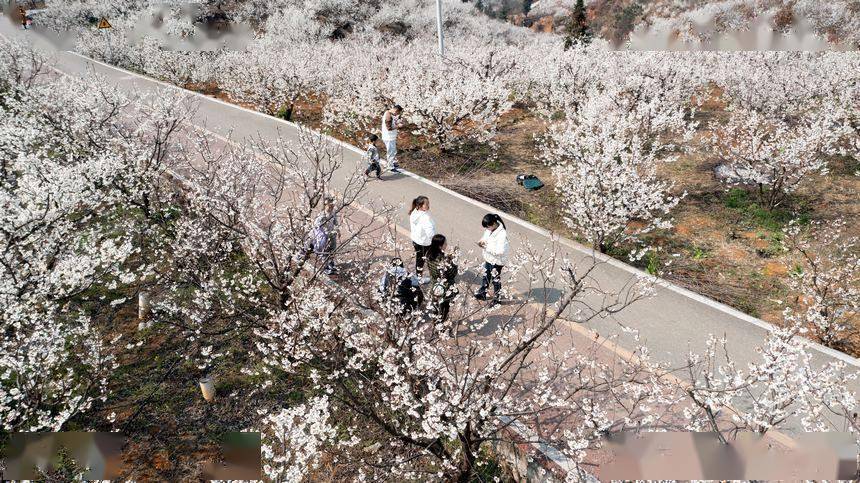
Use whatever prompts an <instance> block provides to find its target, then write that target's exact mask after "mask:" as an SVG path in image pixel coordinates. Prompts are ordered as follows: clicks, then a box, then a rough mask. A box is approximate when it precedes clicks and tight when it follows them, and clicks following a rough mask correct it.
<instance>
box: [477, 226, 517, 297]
mask: <svg viewBox="0 0 860 483" xmlns="http://www.w3.org/2000/svg"><path fill="white" fill-rule="evenodd" d="M481 226H483V227H484V228H485V231H484V236H483V237H481V241H479V242H478V246H480V247H481V248H483V249H484V253H483V255H484V278H483V279H482V280H481V288H479V289H478V291H477V292H475V298H476V299H478V300H487V289H488V288H489V287H490V284H492V285H493V305H498V304H499V297H500V296H501V292H502V268H504V266H505V265H507V263H508V252H509V251H510V247H509V245H508V233H507V230H506V228H505V222H504V221H502V217H500V216H499V215H497V214H494V213H490V214H487V215H486V216H484V219H483V220H481Z"/></svg>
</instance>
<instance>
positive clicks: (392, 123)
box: [382, 105, 403, 173]
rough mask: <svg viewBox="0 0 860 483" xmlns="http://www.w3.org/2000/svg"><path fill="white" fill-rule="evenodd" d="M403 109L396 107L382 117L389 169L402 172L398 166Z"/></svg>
mask: <svg viewBox="0 0 860 483" xmlns="http://www.w3.org/2000/svg"><path fill="white" fill-rule="evenodd" d="M402 113H403V108H402V107H400V106H399V105H395V106H394V107H392V108H391V109H388V110H387V111H385V113H384V114H383V115H382V142H383V143H384V144H385V158H386V162H387V164H388V169H390V170H391V171H393V172H395V173H399V172H400V167H398V166H397V128H399V127H400V114H402Z"/></svg>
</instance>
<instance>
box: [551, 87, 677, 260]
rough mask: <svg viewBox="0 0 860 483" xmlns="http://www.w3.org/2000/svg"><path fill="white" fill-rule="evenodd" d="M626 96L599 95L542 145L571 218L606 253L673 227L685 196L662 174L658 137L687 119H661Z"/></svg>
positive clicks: (573, 226) (567, 217)
mask: <svg viewBox="0 0 860 483" xmlns="http://www.w3.org/2000/svg"><path fill="white" fill-rule="evenodd" d="M619 98H620V99H626V97H625V96H624V95H620V96H613V95H604V94H595V95H594V96H592V97H591V98H590V99H589V100H588V101H587V102H586V103H585V104H584V105H582V106H580V108H579V111H578V112H577V113H576V114H575V117H574V118H573V119H572V120H570V121H567V122H564V123H561V124H558V125H556V126H554V127H553V128H551V129H550V132H549V134H548V135H547V140H546V143H545V145H544V149H543V159H544V161H545V162H546V163H547V164H548V165H550V166H551V167H552V170H553V175H554V177H555V179H556V190H557V191H558V193H559V194H560V195H561V196H562V197H563V199H564V201H565V206H564V209H565V222H566V223H567V225H568V226H569V227H570V228H571V229H572V230H573V231H574V232H576V233H577V234H579V235H581V236H582V237H583V238H585V239H586V240H587V241H588V242H589V243H591V245H592V247H593V248H594V249H595V250H599V251H600V252H601V253H606V252H607V251H609V250H610V249H612V248H613V247H614V246H617V245H618V244H619V243H624V242H630V241H633V242H635V241H637V240H638V239H639V236H640V235H642V234H645V233H648V232H650V231H652V230H655V229H660V228H668V227H670V226H671V222H670V221H669V218H668V214H669V212H670V210H671V209H672V208H673V207H675V206H676V205H677V204H678V202H679V201H680V199H681V197H679V196H674V195H672V194H671V193H670V192H671V189H672V183H670V182H668V181H663V180H661V179H660V178H659V177H658V176H657V166H658V164H659V163H660V162H662V161H661V158H660V157H659V153H660V150H661V148H663V146H662V145H661V144H660V143H659V142H658V141H657V139H656V135H657V133H661V132H664V130H671V129H672V128H674V127H676V126H683V125H684V123H683V119H682V118H679V117H677V116H669V117H666V118H663V117H656V118H655V117H652V116H651V115H650V112H649V111H648V110H647V108H646V109H644V110H643V109H641V108H640V107H638V106H637V105H636V104H633V106H632V107H629V108H628V107H626V105H625V104H626V103H625V102H619ZM609 120H611V121H609ZM664 161H665V159H664Z"/></svg>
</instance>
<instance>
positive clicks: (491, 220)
mask: <svg viewBox="0 0 860 483" xmlns="http://www.w3.org/2000/svg"><path fill="white" fill-rule="evenodd" d="M495 224H499V225H502V228H504V229H505V230H507V229H508V227H506V226H505V221H504V220H502V217H501V216H499V215H497V214H496V213H487V214H486V215H484V219H483V220H481V226H483V227H484V228H489V227H490V225H495Z"/></svg>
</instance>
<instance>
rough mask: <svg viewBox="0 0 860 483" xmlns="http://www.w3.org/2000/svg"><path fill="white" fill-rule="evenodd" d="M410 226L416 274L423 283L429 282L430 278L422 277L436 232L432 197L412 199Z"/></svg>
mask: <svg viewBox="0 0 860 483" xmlns="http://www.w3.org/2000/svg"><path fill="white" fill-rule="evenodd" d="M409 228H410V238H412V247H413V248H415V274H416V275H418V277H419V278H420V280H421V283H427V282H429V281H430V278H429V277H422V273H423V272H424V262H425V261H426V260H427V251H428V250H430V243H431V242H432V241H433V235H435V234H436V224H435V223H434V222H433V218H431V217H430V199H429V198H427V197H426V196H419V197H417V198H415V199H414V200H412V207H411V208H410V209H409Z"/></svg>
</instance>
